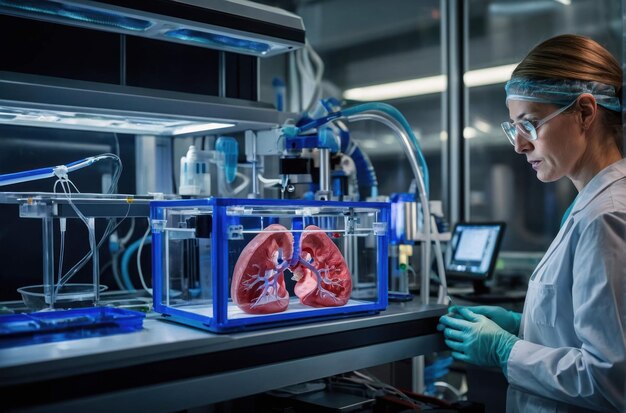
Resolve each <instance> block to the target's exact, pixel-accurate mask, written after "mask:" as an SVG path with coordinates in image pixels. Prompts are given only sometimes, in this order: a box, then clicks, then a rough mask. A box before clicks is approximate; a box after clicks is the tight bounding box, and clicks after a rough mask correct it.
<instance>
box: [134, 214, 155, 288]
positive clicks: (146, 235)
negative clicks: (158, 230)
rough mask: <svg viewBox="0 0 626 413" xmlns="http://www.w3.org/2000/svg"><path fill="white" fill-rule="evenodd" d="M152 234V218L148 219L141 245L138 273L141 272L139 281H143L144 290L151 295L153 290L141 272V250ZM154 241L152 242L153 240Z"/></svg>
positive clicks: (138, 256) (138, 253)
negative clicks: (147, 284)
mask: <svg viewBox="0 0 626 413" xmlns="http://www.w3.org/2000/svg"><path fill="white" fill-rule="evenodd" d="M149 233H150V218H148V228H147V229H146V232H145V234H143V238H142V239H141V244H140V245H139V250H138V251H137V271H138V272H139V280H140V281H141V285H142V287H143V289H144V290H146V291H147V292H148V293H149V294H150V295H152V288H148V287H147V286H146V281H145V280H144V278H143V271H142V270H141V250H142V249H143V245H144V244H145V242H146V238H147V237H148V234H149ZM151 241H152V240H151Z"/></svg>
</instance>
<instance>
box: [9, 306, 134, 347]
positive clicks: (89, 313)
mask: <svg viewBox="0 0 626 413" xmlns="http://www.w3.org/2000/svg"><path fill="white" fill-rule="evenodd" d="M145 316H146V315H145V314H144V313H141V312H139V311H132V310H125V309H122V308H115V307H89V308H79V309H74V310H59V311H48V312H37V313H29V314H6V315H0V347H13V346H18V345H28V344H38V343H48V342H53V341H63V340H71V339H77V338H87V337H100V336H105V335H110V334H119V333H128V332H132V331H137V330H141V329H142V328H143V319H144V318H145Z"/></svg>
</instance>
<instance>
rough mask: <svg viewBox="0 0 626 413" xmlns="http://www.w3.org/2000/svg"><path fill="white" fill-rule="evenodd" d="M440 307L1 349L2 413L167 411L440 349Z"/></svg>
mask: <svg viewBox="0 0 626 413" xmlns="http://www.w3.org/2000/svg"><path fill="white" fill-rule="evenodd" d="M444 313H446V307H445V306H442V305H428V306H423V305H420V304H418V303H417V302H415V301H411V302H405V303H392V304H390V305H389V307H388V309H387V310H386V311H383V312H381V313H380V314H377V315H368V316H361V317H354V318H348V319H339V320H334V321H324V322H317V323H309V324H302V325H296V326H291V327H281V328H270V329H264V330H258V331H250V332H241V333H233V334H214V333H210V332H206V331H203V330H199V329H194V328H191V327H186V326H183V325H179V324H175V323H171V322H168V321H165V320H164V319H163V318H162V317H160V316H157V315H155V314H151V315H149V316H148V317H147V318H146V319H145V321H144V323H143V329H142V330H140V331H137V332H133V333H126V334H120V335H111V336H105V337H98V338H86V339H80V340H70V341H63V342H56V343H45V344H36V345H29V346H22V347H12V348H5V349H0V400H2V405H3V411H29V412H38V411H63V412H84V411H90V412H98V411H111V410H113V409H114V410H115V411H116V413H119V412H122V411H129V412H130V411H133V412H134V411H150V412H171V411H177V410H183V409H188V408H193V407H198V406H203V405H207V404H211V403H216V402H220V401H224V400H230V399H234V398H238V397H243V396H248V395H252V394H257V393H260V392H264V391H268V390H272V389H276V388H279V387H283V386H287V385H292V384H296V383H301V382H304V381H308V380H314V379H319V378H322V377H327V376H331V375H334V374H339V373H344V372H347V371H352V370H356V369H362V368H367V367H372V366H375V365H379V364H384V363H389V362H393V361H397V360H403V359H408V358H412V357H415V356H419V355H425V354H429V353H431V352H434V351H439V350H442V349H444V347H445V346H444V343H443V338H442V336H441V334H439V333H438V332H437V331H436V326H437V322H438V318H439V317H440V316H441V315H443V314H444Z"/></svg>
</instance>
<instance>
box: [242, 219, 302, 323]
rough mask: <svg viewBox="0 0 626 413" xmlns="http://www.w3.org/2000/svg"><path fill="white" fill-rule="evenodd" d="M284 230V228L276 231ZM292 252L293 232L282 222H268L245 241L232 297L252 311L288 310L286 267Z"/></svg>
mask: <svg viewBox="0 0 626 413" xmlns="http://www.w3.org/2000/svg"><path fill="white" fill-rule="evenodd" d="M277 231H284V232H277ZM292 254H293V235H291V233H290V232H289V230H288V229H287V228H285V227H283V226H282V225H279V224H272V225H269V226H268V227H267V228H265V230H263V232H261V233H260V234H258V235H257V236H256V237H254V238H253V239H252V241H250V242H249V243H248V245H246V247H245V248H244V249H243V251H242V252H241V255H239V258H238V259H237V263H235V271H234V272H233V280H232V284H231V286H230V295H231V297H232V300H233V302H234V303H235V304H237V306H238V307H239V308H241V309H242V310H243V311H245V312H246V313H249V314H268V313H279V312H281V311H285V310H286V309H287V306H288V305H289V292H287V289H286V288H285V276H284V271H285V269H286V268H287V266H288V265H289V260H290V259H291V255H292Z"/></svg>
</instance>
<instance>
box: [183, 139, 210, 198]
mask: <svg viewBox="0 0 626 413" xmlns="http://www.w3.org/2000/svg"><path fill="white" fill-rule="evenodd" d="M207 184H208V185H210V179H209V167H208V164H207V162H206V159H205V156H204V154H202V153H199V152H198V151H197V150H196V147H195V146H194V145H191V146H190V147H189V149H188V150H187V155H186V156H183V157H181V158H180V185H179V186H178V193H179V194H180V195H206V194H208V193H209V192H210V187H207Z"/></svg>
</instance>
